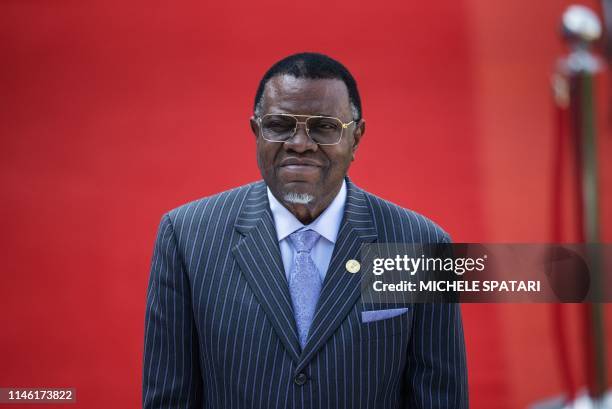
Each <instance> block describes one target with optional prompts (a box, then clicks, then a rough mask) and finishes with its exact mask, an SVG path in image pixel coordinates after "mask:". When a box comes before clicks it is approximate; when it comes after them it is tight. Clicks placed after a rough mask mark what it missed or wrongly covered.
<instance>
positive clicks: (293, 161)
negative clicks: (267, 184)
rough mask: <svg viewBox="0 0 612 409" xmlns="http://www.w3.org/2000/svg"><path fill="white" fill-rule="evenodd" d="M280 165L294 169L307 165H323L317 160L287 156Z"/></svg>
mask: <svg viewBox="0 0 612 409" xmlns="http://www.w3.org/2000/svg"><path fill="white" fill-rule="evenodd" d="M279 166H280V167H282V168H284V167H288V168H294V169H300V168H306V167H317V168H321V167H323V165H321V163H319V162H318V161H316V160H313V159H305V158H285V159H283V160H282V161H281V162H280V165H279Z"/></svg>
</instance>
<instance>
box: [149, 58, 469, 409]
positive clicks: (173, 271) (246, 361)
mask: <svg viewBox="0 0 612 409" xmlns="http://www.w3.org/2000/svg"><path fill="white" fill-rule="evenodd" d="M250 123H251V129H252V131H253V134H254V135H255V141H256V145H257V163H258V165H259V169H260V171H261V174H262V176H263V181H258V182H254V183H251V184H248V185H245V186H241V187H238V188H235V189H233V190H229V191H226V192H222V193H219V194H217V195H215V196H212V197H208V198H204V199H200V200H197V201H195V202H192V203H189V204H186V205H184V206H181V207H179V208H177V209H174V210H172V211H170V212H169V213H167V214H165V215H164V216H163V218H162V220H161V224H160V227H159V232H158V237H157V241H156V244H155V250H154V255H153V261H152V267H151V277H150V281H149V290H148V296H147V313H146V330H145V351H144V382H143V405H144V407H145V408H223V409H227V408H261V409H271V408H316V409H323V408H334V409H337V408H346V409H353V408H400V407H401V408H453V409H457V408H467V407H468V403H467V402H468V398H467V378H466V364H465V352H464V341H463V330H462V326H461V316H460V310H459V307H458V306H457V305H456V304H414V305H411V306H410V308H403V309H401V310H399V312H398V310H397V309H396V310H392V311H391V314H389V313H388V312H389V310H386V311H377V312H375V313H374V314H373V315H372V313H370V312H368V311H364V310H365V308H364V305H365V304H364V303H363V302H362V300H361V298H360V274H359V273H351V272H348V271H347V269H346V267H345V264H346V262H347V261H348V260H352V259H359V258H360V251H359V250H360V248H361V246H362V245H365V244H368V243H387V242H388V243H399V242H425V243H448V242H450V239H449V237H448V235H447V234H446V233H445V232H444V231H443V230H442V229H441V228H440V227H438V226H437V225H435V224H434V223H433V222H432V221H430V220H428V219H426V218H425V217H423V216H421V215H419V214H417V213H414V212H412V211H410V210H406V209H403V208H401V207H399V206H396V205H394V204H392V203H389V202H387V201H385V200H382V199H380V198H378V197H376V196H373V195H371V194H369V193H367V192H365V191H363V190H362V189H360V188H358V187H357V186H356V185H355V184H353V182H352V181H351V180H349V179H348V178H347V176H346V175H347V171H348V168H349V165H350V163H351V161H353V160H354V159H355V153H356V151H357V147H358V146H359V142H360V141H361V138H362V137H363V135H364V131H365V122H364V120H363V118H362V115H361V101H360V98H359V93H358V90H357V86H356V83H355V80H354V79H353V77H352V76H351V74H350V73H349V72H348V70H347V69H346V68H345V67H344V66H343V65H342V64H340V63H339V62H337V61H335V60H333V59H331V58H329V57H327V56H324V55H321V54H314V53H304V54H297V55H292V56H289V57H287V58H285V59H283V60H281V61H279V62H278V63H276V64H275V65H274V66H272V68H270V70H269V71H268V72H267V73H266V74H265V75H264V77H263V79H262V80H261V83H260V85H259V89H258V91H257V94H256V98H255V108H254V115H253V117H252V118H251V121H250ZM364 312H365V314H362V313H364Z"/></svg>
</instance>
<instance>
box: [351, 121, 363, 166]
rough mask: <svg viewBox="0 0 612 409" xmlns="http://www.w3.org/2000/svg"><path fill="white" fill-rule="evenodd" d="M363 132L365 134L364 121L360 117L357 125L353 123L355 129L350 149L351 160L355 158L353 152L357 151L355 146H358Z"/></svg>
mask: <svg viewBox="0 0 612 409" xmlns="http://www.w3.org/2000/svg"><path fill="white" fill-rule="evenodd" d="M363 134H365V121H364V120H363V119H360V120H359V122H357V125H355V131H354V132H353V146H352V149H351V156H352V157H351V161H353V160H355V152H357V147H358V146H359V143H360V142H361V138H362V137H363Z"/></svg>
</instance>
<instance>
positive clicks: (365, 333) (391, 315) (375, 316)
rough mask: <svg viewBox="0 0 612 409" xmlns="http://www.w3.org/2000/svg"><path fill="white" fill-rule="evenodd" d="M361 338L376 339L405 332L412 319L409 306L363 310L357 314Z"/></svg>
mask: <svg viewBox="0 0 612 409" xmlns="http://www.w3.org/2000/svg"><path fill="white" fill-rule="evenodd" d="M359 319H360V323H359V324H360V330H361V331H360V333H361V338H362V339H378V338H386V337H392V336H396V335H398V334H401V333H407V332H408V330H409V328H410V323H411V320H412V310H411V308H409V307H407V308H392V309H379V310H365V311H361V312H360V314H359Z"/></svg>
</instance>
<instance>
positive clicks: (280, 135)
mask: <svg viewBox="0 0 612 409" xmlns="http://www.w3.org/2000/svg"><path fill="white" fill-rule="evenodd" d="M296 124H297V120H296V119H295V118H294V117H292V116H289V115H264V117H263V118H262V119H261V133H262V135H263V137H264V139H267V140H269V141H286V140H287V139H289V138H291V136H292V135H293V131H294V130H295V126H296Z"/></svg>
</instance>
